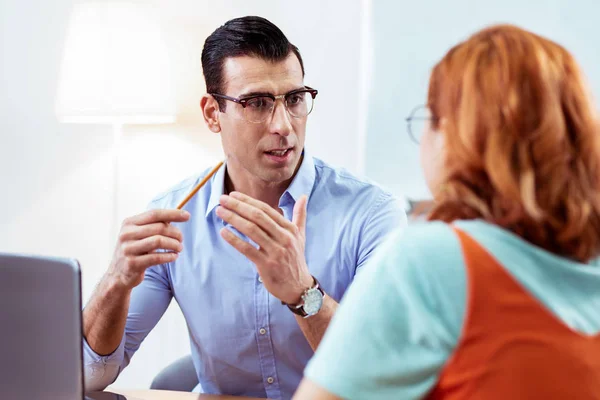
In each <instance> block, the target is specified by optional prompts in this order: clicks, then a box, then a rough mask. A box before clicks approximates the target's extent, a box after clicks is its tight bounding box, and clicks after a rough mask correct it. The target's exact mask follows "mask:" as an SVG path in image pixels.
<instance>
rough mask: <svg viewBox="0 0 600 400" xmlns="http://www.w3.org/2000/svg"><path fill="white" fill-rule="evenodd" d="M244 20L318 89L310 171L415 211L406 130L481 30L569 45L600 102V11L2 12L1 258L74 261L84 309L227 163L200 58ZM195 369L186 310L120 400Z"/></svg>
mask: <svg viewBox="0 0 600 400" xmlns="http://www.w3.org/2000/svg"><path fill="white" fill-rule="evenodd" d="M244 15H260V16H263V17H266V18H268V19H270V20H271V21H272V22H274V23H275V24H276V25H278V26H279V27H280V28H281V29H282V30H283V31H284V33H285V34H286V35H287V36H288V38H289V39H290V41H291V42H293V43H294V44H296V45H297V46H298V47H299V48H300V51H301V53H302V55H303V58H304V62H305V67H306V79H305V82H306V84H307V85H309V86H312V87H315V88H317V89H318V90H319V96H318V97H317V99H316V103H315V110H314V111H313V113H312V114H311V116H310V117H309V123H308V131H307V146H308V148H309V149H310V151H311V152H312V154H313V155H315V156H317V157H319V158H322V159H324V160H326V161H327V162H329V163H331V164H334V165H337V166H341V167H345V168H347V169H348V170H350V171H352V172H353V173H356V174H359V175H362V176H366V177H368V178H370V179H372V180H375V181H376V182H379V183H380V184H382V185H384V186H386V187H387V188H389V189H390V190H392V191H393V192H394V193H395V194H397V195H398V196H400V197H401V198H403V199H404V200H405V201H406V204H407V206H408V205H409V204H413V201H415V200H422V199H427V198H428V197H429V193H428V191H427V189H426V187H425V184H424V181H423V178H422V175H421V172H420V169H419V160H418V146H417V145H416V144H414V143H413V142H412V141H411V140H410V139H409V137H408V135H407V133H406V127H405V121H404V118H405V117H406V116H407V115H408V114H409V113H410V111H411V110H412V109H413V108H414V107H415V106H417V105H419V104H422V103H424V102H425V96H426V89H427V80H428V77H429V72H430V69H431V67H432V66H433V65H434V63H435V62H436V61H437V60H438V59H439V58H441V56H442V55H443V54H444V52H445V51H447V50H448V49H449V47H450V46H452V45H453V44H455V43H456V42H457V41H458V40H461V39H464V38H466V37H467V36H468V35H469V34H470V33H473V32H474V31H475V30H477V29H479V28H482V27H483V26H485V25H488V24H491V23H500V22H508V23H515V24H518V25H521V26H522V27H524V28H527V29H530V30H533V31H535V32H537V33H540V34H543V35H545V36H548V37H549V38H551V39H554V40H556V41H558V42H559V43H561V44H563V45H565V46H566V47H567V48H568V49H569V50H570V51H571V52H572V53H573V54H574V55H575V56H576V57H577V59H578V60H579V62H580V63H581V65H582V66H583V69H584V72H585V73H586V75H587V77H588V80H589V83H590V89H591V91H592V92H593V93H594V94H595V95H596V96H597V95H598V93H600V70H599V69H598V66H600V52H598V51H597V47H598V45H597V38H599V37H600V26H599V25H598V23H597V16H598V15H600V3H598V2H596V1H593V0H576V1H573V0H571V1H567V0H530V1H528V2H525V1H522V0H519V1H517V0H504V1H501V2H499V1H498V2H496V1H485V0H484V1H475V0H454V1H452V2H450V1H439V0H438V1H434V0H420V1H391V0H389V1H384V0H305V1H303V2H284V1H277V0H259V1H252V2H250V1H241V0H227V1H218V2H215V1H205V0H154V1H150V0H148V1H141V0H140V1H128V2H114V1H112V2H109V1H102V2H87V1H73V0H53V1H46V0H0V188H1V196H0V210H1V211H0V212H1V213H2V214H1V219H0V221H1V224H0V251H9V252H26V253H36V254H45V255H55V256H68V257H76V258H77V259H78V260H79V261H80V262H81V265H82V279H83V301H84V302H86V301H87V299H88V298H89V296H90V294H91V292H92V290H93V288H94V285H95V284H96V282H97V281H98V280H99V279H100V277H101V276H102V274H103V272H104V271H105V269H106V267H107V266H108V263H109V261H110V258H111V256H112V251H113V246H114V243H115V238H116V232H117V230H118V227H119V225H120V222H121V220H122V219H124V218H125V217H127V216H129V215H132V214H136V213H139V212H141V211H143V210H144V209H145V207H146V205H147V204H148V202H149V201H150V200H151V199H152V198H153V197H154V196H155V195H156V194H158V193H160V192H161V191H163V190H166V189H167V188H168V187H170V186H171V185H173V184H175V183H177V182H179V181H180V180H182V179H184V178H185V177H188V176H190V175H193V174H196V173H198V172H200V171H202V170H204V169H206V168H208V167H210V166H212V165H214V164H215V163H216V162H217V161H219V160H220V159H221V157H222V151H221V148H220V141H219V137H218V135H215V134H212V133H211V132H209V131H208V129H206V127H205V126H204V122H203V119H202V116H201V113H200V110H199V107H198V102H199V99H200V97H201V96H202V95H203V93H204V90H205V88H204V82H203V77H202V70H201V66H200V53H201V51H202V45H203V43H204V40H205V38H206V37H207V36H208V35H209V34H210V33H211V32H212V31H213V30H214V29H216V28H217V27H218V26H219V25H221V24H222V23H224V22H225V21H227V20H228V19H231V18H234V17H239V16H244ZM188 352H189V343H188V336H187V328H186V325H185V322H184V320H183V318H182V316H181V314H180V312H179V310H178V308H177V305H176V304H175V303H173V304H171V307H170V308H169V310H168V312H167V313H166V314H165V316H164V317H163V319H162V320H161V322H160V323H159V325H158V326H157V328H156V329H155V330H154V331H153V332H152V333H151V334H150V335H149V336H148V338H147V339H146V341H145V342H144V344H143V345H142V347H141V349H140V350H139V351H138V353H137V354H136V355H135V357H134V358H133V361H132V363H131V365H130V367H129V368H127V369H126V370H125V371H124V373H123V374H121V376H120V377H119V379H118V380H117V381H116V383H115V384H114V387H119V388H146V387H148V386H149V385H150V382H151V381H152V378H153V377H154V376H155V375H156V374H157V373H158V372H159V371H160V370H161V369H162V368H163V367H165V366H166V365H167V364H168V363H169V362H171V361H173V360H175V359H177V358H179V357H181V356H183V355H185V354H188Z"/></svg>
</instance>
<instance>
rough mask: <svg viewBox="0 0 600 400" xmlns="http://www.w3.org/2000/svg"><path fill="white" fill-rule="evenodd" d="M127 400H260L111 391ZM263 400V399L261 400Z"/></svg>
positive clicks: (152, 391) (150, 391)
mask: <svg viewBox="0 0 600 400" xmlns="http://www.w3.org/2000/svg"><path fill="white" fill-rule="evenodd" d="M110 392H111V393H118V394H121V395H123V396H125V397H126V398H127V400H261V399H256V398H251V397H239V396H220V395H214V394H198V393H189V392H172V391H170V390H120V389H111V390H110ZM263 400H264V399H263Z"/></svg>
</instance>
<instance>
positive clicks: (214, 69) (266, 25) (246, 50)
mask: <svg viewBox="0 0 600 400" xmlns="http://www.w3.org/2000/svg"><path fill="white" fill-rule="evenodd" d="M290 53H294V54H295V55H296V57H298V61H299V62H300V67H301V68H302V76H304V63H303V62H302V57H301V56H300V51H299V50H298V48H297V47H296V46H294V45H293V44H291V43H290V41H289V40H288V39H287V37H286V36H285V35H284V34H283V32H282V31H281V29H279V28H278V27H277V26H275V25H274V24H273V23H271V22H270V21H269V20H267V19H265V18H262V17H251V16H249V17H242V18H235V19H232V20H230V21H227V22H226V23H225V24H224V25H222V26H220V27H219V28H217V30H215V31H214V32H213V33H212V34H211V35H210V36H209V37H208V38H206V41H205V42H204V48H203V49H202V70H203V72H204V81H205V82H206V91H207V92H208V93H218V94H224V93H223V90H224V88H223V64H224V62H225V60H226V59H227V58H230V57H240V56H253V57H259V58H262V59H264V60H267V61H271V62H278V61H283V60H285V59H286V58H287V57H288V56H289V54H290ZM217 101H218V102H219V107H220V108H221V110H225V104H224V102H223V100H221V99H217Z"/></svg>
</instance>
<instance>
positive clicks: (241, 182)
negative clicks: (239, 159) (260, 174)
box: [225, 157, 303, 210]
mask: <svg viewBox="0 0 600 400" xmlns="http://www.w3.org/2000/svg"><path fill="white" fill-rule="evenodd" d="M302 159H303V157H301V158H300V160H299V162H298V166H297V167H296V171H295V172H294V174H293V175H292V177H291V178H290V179H288V180H286V181H282V182H265V181H263V180H261V179H259V178H257V177H255V176H252V177H248V178H247V179H244V177H243V176H241V175H242V174H239V175H238V173H237V172H238V171H236V170H234V169H231V168H230V167H229V166H227V167H226V168H227V169H226V171H225V193H227V194H229V193H230V192H233V191H236V192H241V193H244V194H246V195H248V196H250V197H252V198H255V199H257V200H260V201H262V202H263V203H266V204H268V205H270V206H271V207H273V208H274V209H276V210H277V209H278V208H279V199H280V198H281V196H282V195H283V194H284V193H285V191H286V190H287V188H288V187H289V186H290V184H291V183H292V180H293V179H294V177H295V176H296V174H297V173H298V170H299V169H300V165H301V164H302Z"/></svg>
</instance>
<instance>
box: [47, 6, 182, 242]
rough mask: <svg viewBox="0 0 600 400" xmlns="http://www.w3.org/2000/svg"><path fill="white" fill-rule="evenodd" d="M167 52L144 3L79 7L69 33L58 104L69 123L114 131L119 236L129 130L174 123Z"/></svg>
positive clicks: (113, 228) (61, 116)
mask: <svg viewBox="0 0 600 400" xmlns="http://www.w3.org/2000/svg"><path fill="white" fill-rule="evenodd" d="M170 77H171V75H170V66H169V57H168V53H167V47H166V45H165V42H164V40H163V37H162V34H161V29H160V24H159V22H158V18H157V15H156V13H155V12H154V9H153V8H152V7H150V6H149V5H145V4H140V3H127V2H111V1H101V2H100V1H96V2H85V3H80V4H77V5H76V6H75V8H74V10H73V13H72V15H71V19H70V22H69V27H68V30H67V39H66V43H65V50H64V58H63V63H62V68H61V75H60V79H59V86H58V93H57V98H56V114H57V116H58V119H59V121H61V122H64V123H83V124H111V125H112V126H113V140H114V142H113V154H112V162H113V166H112V167H113V168H112V169H113V189H112V192H113V194H112V195H113V215H112V226H111V229H110V238H111V240H112V239H114V238H115V237H116V235H117V233H118V226H119V224H118V220H117V218H118V214H119V213H118V188H119V154H120V152H121V145H120V141H121V135H122V129H123V125H124V124H168V123H173V122H175V102H174V98H173V93H172V88H171V80H170Z"/></svg>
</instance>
